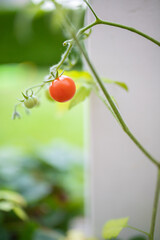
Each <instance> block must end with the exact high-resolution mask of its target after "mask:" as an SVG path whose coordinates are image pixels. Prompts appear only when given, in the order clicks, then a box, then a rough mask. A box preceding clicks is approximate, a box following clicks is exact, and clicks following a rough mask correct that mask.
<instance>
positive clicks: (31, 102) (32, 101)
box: [24, 96, 38, 108]
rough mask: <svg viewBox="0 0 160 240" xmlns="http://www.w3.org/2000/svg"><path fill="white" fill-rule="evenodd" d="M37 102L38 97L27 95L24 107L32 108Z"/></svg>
mask: <svg viewBox="0 0 160 240" xmlns="http://www.w3.org/2000/svg"><path fill="white" fill-rule="evenodd" d="M37 104H38V99H37V97H35V96H32V97H28V99H25V100H24V106H25V107H26V108H33V107H35V106H36V105H37Z"/></svg>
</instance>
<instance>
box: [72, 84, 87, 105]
mask: <svg viewBox="0 0 160 240" xmlns="http://www.w3.org/2000/svg"><path fill="white" fill-rule="evenodd" d="M90 93H91V88H90V87H85V86H82V87H80V88H79V89H78V90H77V93H76V95H75V96H74V98H73V99H72V100H71V102H70V105H69V109H71V108H72V107H74V106H75V105H77V104H78V103H80V102H82V101H84V100H85V99H86V98H87V97H88V96H89V95H90Z"/></svg>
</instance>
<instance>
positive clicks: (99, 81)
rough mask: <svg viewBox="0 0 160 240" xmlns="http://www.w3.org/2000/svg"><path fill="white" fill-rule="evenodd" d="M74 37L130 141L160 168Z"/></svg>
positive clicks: (159, 164) (73, 35)
mask: <svg viewBox="0 0 160 240" xmlns="http://www.w3.org/2000/svg"><path fill="white" fill-rule="evenodd" d="M71 34H72V37H73V38H74V40H75V42H76V44H77V46H78V47H79V49H80V51H81V52H82V53H83V56H84V58H85V60H86V62H87V63H88V66H89V67H90V69H91V71H92V73H93V75H94V77H95V79H96V80H97V83H98V85H99V86H100V88H101V90H102V92H103V94H104V95H105V97H106V99H107V100H108V102H109V104H110V106H111V108H112V110H113V112H114V113H115V115H116V117H117V119H118V121H119V123H120V124H121V127H122V128H123V130H124V132H125V133H126V134H127V135H128V136H129V137H130V139H131V140H132V141H133V142H134V143H135V144H136V145H137V147H138V148H139V149H140V150H141V151H142V152H143V153H144V154H145V155H146V157H147V158H149V159H150V160H151V161H152V163H154V164H155V165H156V166H157V167H160V163H159V162H158V161H157V160H155V159H154V157H152V156H151V154H150V153H149V152H148V151H147V150H146V149H145V148H144V147H143V146H142V145H141V143H140V142H139V141H138V140H137V139H136V138H135V137H134V135H133V134H132V133H131V131H130V130H129V128H128V127H127V125H126V123H125V122H124V120H123V118H122V116H121V114H120V113H119V111H118V109H117V107H116V105H115V104H114V102H113V100H112V98H111V96H110V94H109V93H108V91H107V89H106V88H105V86H104V84H103V82H102V81H101V79H100V77H99V76H98V74H97V72H96V70H95V68H94V66H93V65H92V63H91V61H90V59H89V57H88V55H87V53H86V51H85V50H84V49H83V48H82V46H81V44H80V42H79V40H78V39H77V37H76V35H75V34H74V32H73V31H71Z"/></svg>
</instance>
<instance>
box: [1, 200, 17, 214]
mask: <svg viewBox="0 0 160 240" xmlns="http://www.w3.org/2000/svg"><path fill="white" fill-rule="evenodd" d="M13 207H14V205H13V204H12V203H10V202H6V201H1V202H0V210H2V211H5V212H9V211H11V210H12V209H13Z"/></svg>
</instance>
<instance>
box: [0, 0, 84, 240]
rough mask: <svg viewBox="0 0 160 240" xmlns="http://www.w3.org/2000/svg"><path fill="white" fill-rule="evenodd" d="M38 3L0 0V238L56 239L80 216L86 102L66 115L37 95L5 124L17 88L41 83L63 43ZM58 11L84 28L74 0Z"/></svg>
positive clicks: (50, 14) (47, 6)
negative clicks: (36, 104) (19, 115)
mask: <svg viewBox="0 0 160 240" xmlns="http://www.w3.org/2000/svg"><path fill="white" fill-rule="evenodd" d="M40 3H41V1H36V0H34V1H29V0H7V1H6V0H0V53H1V54H0V115H1V120H0V122H1V124H0V240H13V239H17V240H25V239H26V240H30V239H32V240H40V239H43V240H50V239H60V238H61V237H62V236H63V234H64V233H66V231H67V230H68V229H69V228H71V227H74V226H75V225H76V226H77V224H78V223H79V222H83V217H84V159H85V157H84V155H85V154H84V152H85V141H84V135H85V124H86V121H87V112H86V107H87V103H85V104H80V105H78V106H77V107H76V108H73V109H72V110H70V111H66V110H65V109H66V107H65V104H64V105H63V104H61V105H56V104H55V103H54V102H53V101H51V100H50V99H48V96H46V95H45V93H42V94H41V96H40V105H41V106H40V107H37V108H35V109H34V110H33V111H32V112H31V115H30V114H29V115H28V114H25V111H24V112H23V109H22V119H16V120H14V121H13V120H12V112H13V110H14V105H15V104H16V103H17V102H16V100H17V99H20V98H21V91H24V90H25V89H26V88H28V87H30V86H33V85H35V84H36V83H40V82H41V81H42V80H43V79H44V77H45V75H47V74H48V73H49V67H51V66H52V65H54V64H56V63H57V62H58V61H59V60H60V58H61V54H62V53H63V52H64V50H65V48H64V47H63V42H64V41H65V40H66V39H67V38H68V36H67V34H66V32H65V31H64V30H63V29H61V28H60V27H59V25H58V22H59V21H60V19H59V18H60V17H59V16H58V15H57V13H56V11H55V9H54V5H52V4H51V2H46V3H44V4H41V5H40ZM64 10H65V11H66V12H67V13H68V15H69V17H70V18H71V20H72V22H73V23H74V26H75V28H76V29H79V28H80V27H82V26H83V23H84V15H85V9H84V8H83V7H82V6H81V5H80V4H79V2H78V1H77V4H76V1H74V4H70V3H69V1H65V6H64ZM72 55H73V57H76V59H78V60H77V64H76V65H75V67H74V69H76V70H77V69H78V70H80V69H82V61H81V59H80V57H79V53H78V51H77V50H76V49H74V51H73V53H72ZM19 194H20V195H19Z"/></svg>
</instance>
